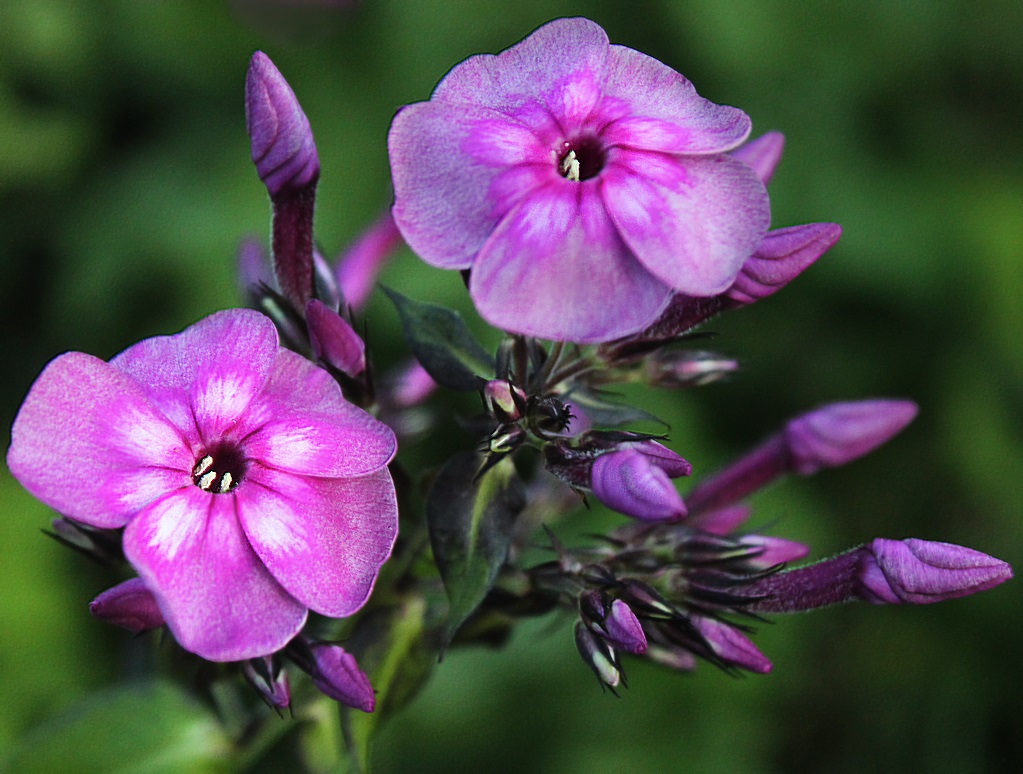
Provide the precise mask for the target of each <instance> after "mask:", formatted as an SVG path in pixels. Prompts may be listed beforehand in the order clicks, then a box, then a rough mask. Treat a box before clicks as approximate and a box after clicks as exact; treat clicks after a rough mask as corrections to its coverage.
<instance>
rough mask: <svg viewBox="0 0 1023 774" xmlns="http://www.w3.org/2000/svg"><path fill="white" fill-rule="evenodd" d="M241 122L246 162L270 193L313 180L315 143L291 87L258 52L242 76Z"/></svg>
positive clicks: (317, 171)
mask: <svg viewBox="0 0 1023 774" xmlns="http://www.w3.org/2000/svg"><path fill="white" fill-rule="evenodd" d="M245 125H246V128H247V129H248V132H249V139H250V140H251V141H252V161H253V163H255V165H256V171H257V172H259V179H260V180H262V181H263V183H264V184H265V185H266V189H267V191H268V192H269V193H270V198H272V199H276V198H277V197H278V196H280V195H281V194H294V193H297V192H298V191H300V190H303V189H305V188H307V187H308V186H310V185H315V183H316V180H317V179H318V178H319V176H320V159H319V156H318V155H317V153H316V143H315V142H314V141H313V132H312V129H311V128H310V126H309V119H307V118H306V115H305V113H304V112H303V110H302V107H301V105H299V104H298V99H297V98H296V97H295V92H293V91H292V90H291V87H290V86H289V85H288V82H287V81H286V80H284V76H283V75H281V73H280V71H279V70H278V69H277V68H276V67H275V66H274V63H273V62H271V61H270V57H268V56H267V55H266V54H264V53H263V52H262V51H257V52H256V53H255V54H253V55H252V61H251V62H250V63H249V72H248V75H247V76H246V78H245Z"/></svg>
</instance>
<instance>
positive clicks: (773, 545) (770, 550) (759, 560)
mask: <svg viewBox="0 0 1023 774" xmlns="http://www.w3.org/2000/svg"><path fill="white" fill-rule="evenodd" d="M739 542H740V543H742V544H743V545H746V546H753V547H754V548H759V549H761V551H760V553H757V554H755V555H753V556H750V557H749V558H747V559H746V564H748V565H751V566H752V567H754V568H758V569H763V570H766V569H767V568H769V567H774V566H775V565H778V564H786V563H788V562H798V561H799V560H800V559H805V558H806V556H807V555H808V554H809V553H810V546H808V545H806V544H805V543H797V542H796V541H795V540H786V539H785V538H779V537H770V536H767V535H743V536H742V537H740V538H739Z"/></svg>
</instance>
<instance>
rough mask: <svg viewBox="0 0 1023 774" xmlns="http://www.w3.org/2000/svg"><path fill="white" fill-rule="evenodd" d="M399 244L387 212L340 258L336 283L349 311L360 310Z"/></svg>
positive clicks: (400, 243)
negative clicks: (350, 308) (350, 309)
mask: <svg viewBox="0 0 1023 774" xmlns="http://www.w3.org/2000/svg"><path fill="white" fill-rule="evenodd" d="M401 245H402V239H401V233H400V232H399V231H398V227H397V226H395V225H394V218H393V217H391V210H390V209H388V210H387V211H386V212H385V213H384V214H383V215H381V216H380V217H379V218H378V219H377V220H376V222H375V223H373V225H371V226H370V227H369V228H368V229H367V230H366V231H365V232H363V234H362V235H361V236H360V237H359V238H358V239H357V240H355V242H354V243H352V245H351V246H350V247H349V248H348V249H347V250H345V252H344V253H343V254H342V255H341V257H340V259H339V260H338V263H337V270H336V274H337V281H338V284H339V285H340V286H341V292H342V293H343V294H344V297H345V301H347V303H348V304H349V305H350V306H351V307H352V308H353V309H361V308H362V307H363V306H364V305H365V303H366V301H368V300H369V295H370V293H372V292H373V286H374V285H375V284H376V280H377V276H378V275H379V274H380V270H381V269H383V267H384V264H386V263H387V261H388V260H390V258H391V257H392V256H393V255H394V253H395V251H396V250H397V249H398V248H399V247H400V246H401Z"/></svg>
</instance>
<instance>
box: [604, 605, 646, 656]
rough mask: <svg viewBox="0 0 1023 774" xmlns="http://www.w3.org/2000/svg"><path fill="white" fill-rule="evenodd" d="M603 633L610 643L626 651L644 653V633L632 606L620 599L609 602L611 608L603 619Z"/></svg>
mask: <svg viewBox="0 0 1023 774" xmlns="http://www.w3.org/2000/svg"><path fill="white" fill-rule="evenodd" d="M604 628H605V630H606V632H607V634H606V635H605V636H606V637H607V639H608V641H610V643H611V644H612V645H614V646H615V647H617V648H619V649H620V650H624V651H625V652H627V653H637V654H638V653H645V652H646V648H647V642H646V634H644V633H643V626H642V624H640V622H639V619H638V618H636V614H635V613H633V612H632V608H631V607H629V606H628V605H627V604H626V603H625V602H623V601H622V600H620V599H616V600H615V601H614V602H612V603H611V610H610V612H609V613H608V615H607V618H605V619H604Z"/></svg>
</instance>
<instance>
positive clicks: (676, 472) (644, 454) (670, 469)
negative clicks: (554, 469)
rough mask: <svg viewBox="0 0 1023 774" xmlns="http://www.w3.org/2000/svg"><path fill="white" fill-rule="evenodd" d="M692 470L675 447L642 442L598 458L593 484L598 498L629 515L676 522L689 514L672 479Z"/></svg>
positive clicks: (686, 474) (685, 474)
mask: <svg viewBox="0 0 1023 774" xmlns="http://www.w3.org/2000/svg"><path fill="white" fill-rule="evenodd" d="M691 472H692V466H691V465H690V464H689V463H688V462H686V461H685V460H684V459H682V458H681V457H680V456H678V455H677V454H675V452H673V451H671V449H668V448H667V447H665V446H662V445H661V444H659V443H657V442H656V441H641V442H639V443H634V444H629V445H623V447H622V448H619V449H617V450H615V451H612V452H608V453H606V454H602V455H600V456H599V457H597V459H595V460H594V461H593V470H592V473H591V483H590V485H591V487H592V488H593V494H594V495H595V496H596V497H597V499H598V500H600V501H601V502H602V503H604V505H606V506H608V507H609V508H613V509H614V510H616V511H618V512H620V513H624V514H625V515H626V516H632V517H634V518H637V519H644V520H651V521H665V520H672V521H674V520H677V519H681V518H682V517H683V516H685V515H686V506H685V503H684V502H683V501H682V495H680V494H679V493H678V490H677V489H676V488H675V486H674V485H673V484H672V483H671V479H672V478H678V477H679V476H688V475H689V474H690V473H691Z"/></svg>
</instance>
